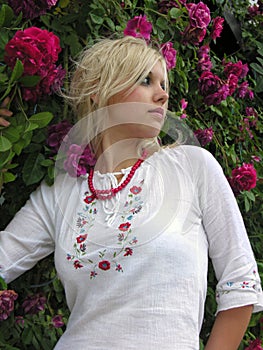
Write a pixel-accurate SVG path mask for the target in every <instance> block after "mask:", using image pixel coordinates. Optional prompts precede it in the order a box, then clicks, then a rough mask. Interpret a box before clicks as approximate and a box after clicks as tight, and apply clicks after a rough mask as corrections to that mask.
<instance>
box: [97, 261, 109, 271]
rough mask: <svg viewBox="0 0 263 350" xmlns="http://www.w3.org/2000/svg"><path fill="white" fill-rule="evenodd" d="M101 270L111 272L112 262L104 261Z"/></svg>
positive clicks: (101, 263)
mask: <svg viewBox="0 0 263 350" xmlns="http://www.w3.org/2000/svg"><path fill="white" fill-rule="evenodd" d="M99 268H100V269H101V270H104V271H106V270H109V269H110V262H109V261H108V260H103V261H100V262H99Z"/></svg>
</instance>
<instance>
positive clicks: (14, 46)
mask: <svg viewBox="0 0 263 350" xmlns="http://www.w3.org/2000/svg"><path fill="white" fill-rule="evenodd" d="M5 51H6V55H5V61H6V63H7V64H8V66H9V67H11V68H14V66H15V64H16V60H17V59H20V61H22V63H23V66H24V75H34V74H36V73H37V74H38V75H41V76H44V72H45V71H48V70H49V69H50V64H52V63H55V62H56V61H57V59H58V54H59V52H60V51H61V48H60V46H59V38H58V37H57V36H56V35H54V34H53V33H52V32H48V31H47V30H43V29H40V28H37V27H31V28H27V29H25V30H19V31H17V32H16V34H15V35H14V37H13V38H12V39H11V40H10V41H9V42H8V43H7V44H6V47H5Z"/></svg>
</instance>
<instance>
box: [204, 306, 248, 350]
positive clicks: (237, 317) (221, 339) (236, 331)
mask: <svg viewBox="0 0 263 350" xmlns="http://www.w3.org/2000/svg"><path fill="white" fill-rule="evenodd" d="M252 310H253V306H252V305H248V306H242V307H237V308H233V309H229V310H225V311H220V312H219V313H218V315H217V316H216V320H215V323H214V326H213V328H212V332H211V334H210V337H209V339H208V342H207V345H206V347H205V350H219V349H220V350H237V349H238V346H239V344H240V342H241V340H242V338H243V336H244V333H245V331H246V329H247V326H248V324H249V320H250V317H251V313H252Z"/></svg>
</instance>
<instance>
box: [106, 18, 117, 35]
mask: <svg viewBox="0 0 263 350" xmlns="http://www.w3.org/2000/svg"><path fill="white" fill-rule="evenodd" d="M105 21H106V23H107V24H108V26H109V27H110V29H111V30H112V31H113V32H114V31H115V24H114V22H113V20H112V19H110V18H109V17H106V18H105Z"/></svg>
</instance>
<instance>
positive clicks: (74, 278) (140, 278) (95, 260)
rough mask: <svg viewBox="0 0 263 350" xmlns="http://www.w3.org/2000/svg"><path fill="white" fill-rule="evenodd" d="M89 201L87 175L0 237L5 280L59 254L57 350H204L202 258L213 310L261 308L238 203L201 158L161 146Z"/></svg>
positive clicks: (50, 192)
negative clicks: (109, 192) (211, 283)
mask: <svg viewBox="0 0 263 350" xmlns="http://www.w3.org/2000/svg"><path fill="white" fill-rule="evenodd" d="M129 170H130V169H124V170H123V173H124V174H125V175H124V178H123V180H122V181H124V179H125V176H126V175H127V174H128V173H129ZM111 185H112V186H113V187H116V186H117V180H116V178H115V176H114V175H113V174H100V173H98V172H95V175H94V187H95V188H98V189H103V188H104V189H108V188H110V186H111ZM88 195H89V192H88V186H87V177H82V178H78V179H73V178H69V177H65V176H63V177H60V178H59V179H58V180H57V183H56V184H55V186H53V187H51V188H49V187H47V186H46V185H45V184H42V185H41V186H40V188H39V189H38V190H37V191H36V192H35V193H34V194H32V195H31V199H30V201H28V203H27V204H26V205H25V207H24V208H22V209H21V210H20V212H19V213H18V214H17V215H16V216H15V218H14V219H13V220H12V222H11V223H10V224H9V225H8V227H7V228H6V231H4V232H2V233H1V235H0V265H1V266H2V270H1V275H2V276H3V278H5V280H6V281H7V282H9V281H11V280H13V279H15V278H16V277H18V276H19V275H20V274H22V273H23V272H24V271H26V270H27V269H29V268H31V267H32V266H33V265H34V264H35V263H36V262H37V261H38V260H39V259H41V258H43V257H44V256H47V255H48V254H50V253H51V252H53V251H55V264H56V269H57V272H58V275H59V277H60V279H61V281H62V283H63V285H64V287H65V292H66V298H67V303H68V306H69V308H70V310H71V316H70V319H69V322H68V326H67V330H66V332H65V333H64V334H63V336H62V337H61V339H60V340H59V342H58V344H57V346H56V347H55V349H56V350H62V349H63V350H64V349H70V348H71V347H74V348H76V349H77V348H78V349H88V350H101V349H107V350H113V349H120V350H122V349H142V350H160V349H165V350H182V349H183V350H190V349H192V350H197V349H199V332H200V328H201V325H202V320H203V309H204V303H205V297H206V287H207V286H206V280H207V265H208V253H209V255H210V257H211V259H212V262H213V266H214V269H215V272H216V276H217V279H218V285H217V291H216V297H217V301H218V311H221V310H225V309H229V308H233V307H238V306H244V305H249V304H254V311H260V310H263V297H262V291H261V286H260V280H259V276H258V273H257V267H256V262H255V259H254V256H253V253H252V250H251V247H250V243H249V240H248V237H247V234H246V231H245V228H244V224H243V221H242V218H241V215H240V212H239V209H238V206H237V203H236V200H235V197H234V196H233V194H232V191H231V189H230V187H229V185H228V182H227V180H226V179H225V176H224V175H223V172H222V169H221V167H220V166H219V164H218V163H217V161H216V160H215V159H214V158H213V156H212V155H211V154H210V153H208V152H207V151H205V150H204V149H202V148H199V147H195V146H178V147H175V148H172V149H171V148H170V149H162V150H161V151H160V152H158V153H155V154H154V155H152V156H151V157H150V158H149V159H147V160H146V161H145V162H144V163H143V164H142V165H141V166H140V167H139V169H138V170H137V171H136V173H135V175H134V177H133V178H132V181H131V183H130V184H129V185H128V186H127V187H125V189H123V190H122V191H121V192H119V193H118V194H117V196H116V197H115V198H113V199H110V200H107V201H93V202H91V203H85V202H84V199H85V198H86V201H87V202H88V200H87V197H88ZM86 235H87V236H86ZM102 261H104V263H103V264H102V265H101V264H100V265H99V263H100V262H102ZM109 264H110V268H109V269H106V268H107V267H109ZM101 267H102V268H103V267H104V268H105V270H103V269H101ZM96 274H97V275H96ZM92 275H93V276H95V277H92Z"/></svg>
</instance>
